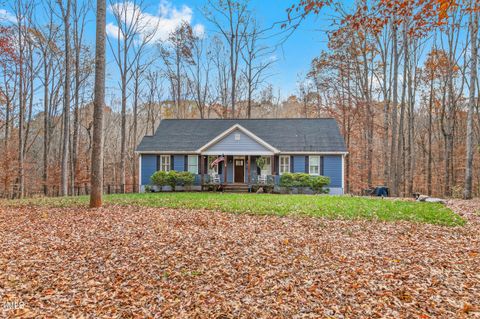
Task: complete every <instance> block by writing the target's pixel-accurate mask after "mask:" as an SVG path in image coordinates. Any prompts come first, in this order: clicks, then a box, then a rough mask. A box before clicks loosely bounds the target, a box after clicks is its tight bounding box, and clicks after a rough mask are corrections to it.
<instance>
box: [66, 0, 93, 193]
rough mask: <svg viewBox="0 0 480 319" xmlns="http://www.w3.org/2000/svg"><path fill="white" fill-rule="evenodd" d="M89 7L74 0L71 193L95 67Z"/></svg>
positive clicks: (73, 187)
mask: <svg viewBox="0 0 480 319" xmlns="http://www.w3.org/2000/svg"><path fill="white" fill-rule="evenodd" d="M88 11H89V8H88V6H87V3H85V2H82V3H79V1H78V0H73V3H72V20H73V50H74V61H73V74H74V78H73V109H74V111H73V137H72V156H71V159H72V160H71V178H70V181H71V193H72V194H74V192H75V183H76V176H77V170H78V147H79V146H78V144H79V130H80V104H81V103H82V101H81V96H80V93H81V90H82V88H84V86H85V84H86V80H87V79H88V78H89V76H90V75H91V73H92V71H93V68H91V64H92V62H93V61H92V60H91V58H90V51H89V50H88V47H87V46H86V45H85V44H84V31H85V25H86V17H87V14H88Z"/></svg>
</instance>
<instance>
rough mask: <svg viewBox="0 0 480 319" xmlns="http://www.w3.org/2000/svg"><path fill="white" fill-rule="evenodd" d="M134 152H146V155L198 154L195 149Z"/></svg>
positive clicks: (137, 152)
mask: <svg viewBox="0 0 480 319" xmlns="http://www.w3.org/2000/svg"><path fill="white" fill-rule="evenodd" d="M135 154H140V155H141V154H147V155H162V154H163V155H175V154H177V155H178V154H186V155H188V154H190V155H192V154H197V155H200V153H198V152H197V151H135Z"/></svg>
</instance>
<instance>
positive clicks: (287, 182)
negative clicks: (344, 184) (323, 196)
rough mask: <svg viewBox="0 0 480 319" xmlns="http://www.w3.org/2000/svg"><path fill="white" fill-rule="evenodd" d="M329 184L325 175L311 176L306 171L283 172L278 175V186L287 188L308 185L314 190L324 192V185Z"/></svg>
mask: <svg viewBox="0 0 480 319" xmlns="http://www.w3.org/2000/svg"><path fill="white" fill-rule="evenodd" d="M328 184H330V178H328V177H326V176H312V175H309V174H307V173H284V174H283V175H282V176H281V177H280V186H282V187H286V188H288V189H291V188H294V187H310V188H311V189H312V190H313V191H315V192H318V193H319V192H324V186H327V185H328Z"/></svg>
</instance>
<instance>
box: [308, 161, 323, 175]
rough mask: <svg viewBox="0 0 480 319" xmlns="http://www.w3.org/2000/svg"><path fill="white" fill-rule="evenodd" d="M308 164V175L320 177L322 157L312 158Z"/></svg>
mask: <svg viewBox="0 0 480 319" xmlns="http://www.w3.org/2000/svg"><path fill="white" fill-rule="evenodd" d="M308 162H309V163H308V173H309V174H310V175H320V156H310V157H309V158H308Z"/></svg>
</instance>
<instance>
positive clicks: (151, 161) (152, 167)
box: [142, 155, 157, 185]
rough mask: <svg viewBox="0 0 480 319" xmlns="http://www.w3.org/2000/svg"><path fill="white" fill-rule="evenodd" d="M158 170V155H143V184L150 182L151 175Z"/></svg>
mask: <svg viewBox="0 0 480 319" xmlns="http://www.w3.org/2000/svg"><path fill="white" fill-rule="evenodd" d="M156 171H157V155H142V185H149V184H150V177H151V176H152V175H153V173H155V172H156Z"/></svg>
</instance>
